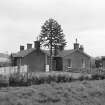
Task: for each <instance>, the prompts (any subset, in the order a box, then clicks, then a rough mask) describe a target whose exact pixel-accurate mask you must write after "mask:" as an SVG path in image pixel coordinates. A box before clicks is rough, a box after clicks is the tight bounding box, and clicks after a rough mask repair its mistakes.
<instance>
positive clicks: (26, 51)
mask: <svg viewBox="0 0 105 105" xmlns="http://www.w3.org/2000/svg"><path fill="white" fill-rule="evenodd" d="M35 50H36V49H35V48H32V49H26V50H23V51H19V52H17V53H13V54H12V56H13V57H25V56H26V55H28V54H30V53H31V52H33V51H35ZM40 51H42V52H43V53H45V54H47V55H50V52H49V50H40ZM75 51H79V50H74V49H72V50H63V51H60V52H59V54H58V55H57V57H65V56H67V55H69V54H72V53H74V52H75ZM79 52H80V53H82V54H84V55H85V56H87V57H90V56H89V55H88V54H86V53H85V52H81V51H79Z"/></svg>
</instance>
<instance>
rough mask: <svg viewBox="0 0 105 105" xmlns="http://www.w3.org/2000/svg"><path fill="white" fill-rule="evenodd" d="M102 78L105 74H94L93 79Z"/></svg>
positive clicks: (104, 77)
mask: <svg viewBox="0 0 105 105" xmlns="http://www.w3.org/2000/svg"><path fill="white" fill-rule="evenodd" d="M100 79H105V75H103V74H93V75H92V80H100Z"/></svg>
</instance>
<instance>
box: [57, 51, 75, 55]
mask: <svg viewBox="0 0 105 105" xmlns="http://www.w3.org/2000/svg"><path fill="white" fill-rule="evenodd" d="M73 52H74V50H63V51H60V52H59V54H58V55H57V56H60V57H64V56H66V55H69V54H71V53H73Z"/></svg>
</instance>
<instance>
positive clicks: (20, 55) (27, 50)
mask: <svg viewBox="0 0 105 105" xmlns="http://www.w3.org/2000/svg"><path fill="white" fill-rule="evenodd" d="M35 50H36V49H35V48H31V49H26V50H23V51H19V52H17V53H13V54H12V56H13V57H25V56H26V55H28V54H30V53H31V52H33V51H35ZM41 51H42V52H43V53H45V54H48V55H49V51H48V50H41Z"/></svg>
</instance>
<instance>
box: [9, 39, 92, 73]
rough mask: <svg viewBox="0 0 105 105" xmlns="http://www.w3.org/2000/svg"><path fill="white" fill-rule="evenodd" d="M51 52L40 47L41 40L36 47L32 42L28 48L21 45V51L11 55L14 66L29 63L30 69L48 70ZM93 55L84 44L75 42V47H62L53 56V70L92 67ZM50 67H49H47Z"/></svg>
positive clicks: (36, 43) (36, 42)
mask: <svg viewBox="0 0 105 105" xmlns="http://www.w3.org/2000/svg"><path fill="white" fill-rule="evenodd" d="M49 59H50V53H49V51H47V50H42V49H41V48H40V42H39V41H35V43H34V48H32V44H27V49H24V46H20V51H19V52H17V53H15V54H12V55H11V61H12V65H13V66H17V65H28V66H29V70H30V71H35V72H36V71H46V67H48V65H49V64H50V60H49ZM90 59H91V57H90V56H89V55H87V54H86V53H85V52H84V48H83V46H80V45H79V43H77V42H76V43H74V49H72V50H64V49H60V50H59V51H58V53H57V55H56V56H55V57H53V62H52V64H53V66H52V67H53V70H57V71H65V70H68V69H84V68H85V69H90ZM47 69H48V68H47Z"/></svg>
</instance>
